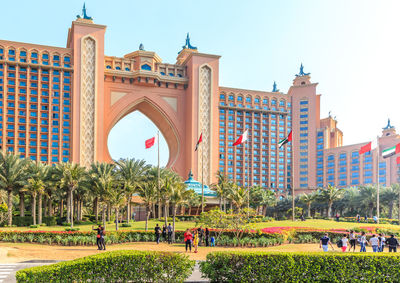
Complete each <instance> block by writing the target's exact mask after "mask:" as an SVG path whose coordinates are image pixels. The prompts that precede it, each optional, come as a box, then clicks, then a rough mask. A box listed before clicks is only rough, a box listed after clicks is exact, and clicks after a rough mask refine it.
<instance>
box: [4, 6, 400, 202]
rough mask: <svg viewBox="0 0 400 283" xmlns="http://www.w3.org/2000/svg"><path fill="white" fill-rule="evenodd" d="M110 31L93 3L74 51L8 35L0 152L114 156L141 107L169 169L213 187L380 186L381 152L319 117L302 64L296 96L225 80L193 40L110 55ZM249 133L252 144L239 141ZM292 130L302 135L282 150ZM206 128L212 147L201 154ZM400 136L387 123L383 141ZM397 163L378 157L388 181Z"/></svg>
mask: <svg viewBox="0 0 400 283" xmlns="http://www.w3.org/2000/svg"><path fill="white" fill-rule="evenodd" d="M105 31H106V26H103V25H98V24H95V23H94V22H93V20H92V19H91V18H90V17H88V16H87V15H86V11H85V10H83V15H82V17H78V18H77V19H76V20H75V21H73V22H72V25H71V28H70V29H69V31H68V38H67V44H66V47H53V46H43V45H38V44H31V43H22V42H12V41H6V40H0V138H1V141H0V149H2V150H3V151H10V152H14V153H16V154H19V155H21V156H22V157H28V158H31V159H33V160H38V161H43V162H49V163H55V162H66V161H72V162H78V163H80V164H82V165H84V166H88V165H89V164H90V163H92V162H94V161H105V162H111V161H112V158H111V156H110V154H109V151H108V148H107V138H108V134H109V132H110V130H111V129H112V127H113V126H114V125H115V124H116V123H117V122H118V121H119V120H121V119H122V118H123V117H124V116H126V115H127V114H129V113H131V112H133V111H136V110H138V111H141V112H142V113H144V114H145V115H146V116H147V117H149V119H151V120H152V121H153V122H154V123H155V124H156V126H157V127H158V128H159V129H160V131H161V132H162V134H163V136H164V138H165V139H166V141H167V144H168V147H169V161H168V164H167V166H168V167H171V168H173V169H174V170H175V171H177V172H178V173H179V174H180V175H181V176H182V177H186V176H187V173H188V172H189V171H190V170H192V171H193V173H194V177H195V178H196V179H198V180H201V179H202V177H203V176H201V174H204V182H205V184H207V185H209V184H211V183H213V182H215V180H216V177H215V175H216V172H217V171H218V170H219V171H222V172H224V173H225V174H226V175H227V176H228V177H229V179H231V180H233V181H236V182H238V183H239V184H242V185H247V184H250V185H256V184H257V185H260V186H262V187H265V188H266V189H271V190H274V191H276V192H277V193H278V194H279V195H282V196H284V195H286V194H287V193H288V192H289V193H290V191H291V188H292V187H294V188H295V191H296V193H297V192H298V193H300V192H303V191H307V190H310V189H315V188H318V187H324V186H326V185H328V184H332V185H336V186H338V187H348V186H358V185H362V184H373V183H376V182H377V176H378V174H377V173H376V172H377V170H376V169H377V168H376V164H377V162H376V155H375V154H374V151H373V152H372V153H370V154H365V155H362V156H359V155H358V150H359V148H360V147H361V146H362V145H363V144H365V143H362V144H356V145H350V146H343V145H342V143H343V134H342V132H341V131H340V130H339V129H338V128H337V127H336V124H337V121H335V120H334V119H333V118H332V117H328V118H324V119H320V100H321V95H319V94H317V83H312V82H311V80H310V76H309V74H307V73H304V71H303V67H302V66H301V68H300V73H299V74H297V75H296V77H295V79H294V80H293V85H292V86H291V87H290V89H289V91H288V92H287V93H282V92H280V91H279V90H278V89H276V85H275V84H274V87H273V90H272V91H271V92H265V91H254V90H245V89H237V88H230V87H222V86H220V85H219V81H218V77H219V58H220V56H217V55H212V54H206V53H200V52H199V51H198V50H197V48H196V47H194V46H192V45H191V44H190V39H189V36H188V37H187V38H186V43H185V45H184V46H183V47H182V49H181V50H180V52H179V53H178V56H177V60H176V62H175V63H174V64H169V63H163V62H162V59H161V58H160V57H159V56H158V55H157V54H156V53H155V52H153V51H146V50H144V47H143V45H141V46H140V47H139V50H136V51H134V52H131V53H129V54H126V55H125V56H123V57H115V56H106V55H105V54H104V44H105ZM245 129H249V140H248V142H247V145H246V146H242V145H240V146H238V147H232V143H233V142H234V141H235V139H236V138H237V137H238V136H239V135H240V134H242V133H243V131H244V130H245ZM291 130H292V131H293V141H292V142H291V143H289V144H287V145H285V146H284V147H282V148H281V149H279V148H278V142H279V140H281V139H282V138H284V137H286V136H287V134H288V133H289V132H290V131H291ZM200 133H202V134H203V143H202V144H201V146H200V149H199V151H197V152H194V145H195V144H196V141H197V139H198V137H199V135H200ZM399 138H400V137H399V135H397V134H396V132H395V129H394V128H393V127H392V126H390V123H389V124H388V126H387V127H385V128H384V130H383V133H382V136H381V137H380V138H379V143H380V148H381V149H384V148H386V147H389V146H392V145H394V144H396V143H398V142H399ZM201 156H203V158H200V157H201ZM202 159H203V162H202ZM374 160H375V161H374ZM395 163H396V162H395V160H394V158H388V159H385V160H382V159H380V160H379V182H380V183H381V184H382V185H383V184H384V185H390V184H392V183H396V182H397V181H398V175H397V166H396V164H395ZM201 168H203V169H204V170H201ZM247 168H249V170H247ZM288 189H289V190H288Z"/></svg>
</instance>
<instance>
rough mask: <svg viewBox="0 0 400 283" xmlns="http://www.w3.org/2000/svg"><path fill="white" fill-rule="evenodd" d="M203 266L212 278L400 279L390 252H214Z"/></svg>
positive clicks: (399, 264)
mask: <svg viewBox="0 0 400 283" xmlns="http://www.w3.org/2000/svg"><path fill="white" fill-rule="evenodd" d="M200 269H201V272H202V273H203V276H206V277H207V278H209V279H210V280H211V282H361V281H362V282H400V256H397V255H388V254H371V255H367V254H340V253H307V254H305V253H266V252H257V253H252V252H213V253H210V254H208V255H207V260H206V261H205V262H202V263H201V264H200Z"/></svg>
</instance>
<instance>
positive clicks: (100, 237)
mask: <svg viewBox="0 0 400 283" xmlns="http://www.w3.org/2000/svg"><path fill="white" fill-rule="evenodd" d="M92 230H93V231H97V235H96V244H97V249H98V250H103V251H105V250H106V242H105V240H104V235H105V234H106V232H105V229H104V227H102V226H101V225H99V227H97V228H96V229H94V228H93V226H92Z"/></svg>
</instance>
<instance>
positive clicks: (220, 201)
mask: <svg viewBox="0 0 400 283" xmlns="http://www.w3.org/2000/svg"><path fill="white" fill-rule="evenodd" d="M219 210H222V196H220V197H219Z"/></svg>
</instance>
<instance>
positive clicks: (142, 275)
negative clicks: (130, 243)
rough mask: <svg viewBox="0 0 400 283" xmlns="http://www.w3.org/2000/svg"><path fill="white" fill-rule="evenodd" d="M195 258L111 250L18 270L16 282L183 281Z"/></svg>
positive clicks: (174, 254) (172, 254)
mask: <svg viewBox="0 0 400 283" xmlns="http://www.w3.org/2000/svg"><path fill="white" fill-rule="evenodd" d="M194 264H195V262H194V261H191V260H189V259H188V257H187V256H185V255H182V254H176V253H161V252H144V251H114V252H107V253H103V254H98V255H94V256H88V257H84V258H80V259H76V260H73V261H67V262H60V263H57V264H53V265H47V266H39V267H32V268H28V269H23V270H20V271H18V272H17V274H16V278H17V282H88V281H90V282H127V281H128V280H129V281H130V282H183V281H184V280H185V279H186V278H187V277H189V276H190V274H191V273H192V270H193V267H194Z"/></svg>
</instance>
